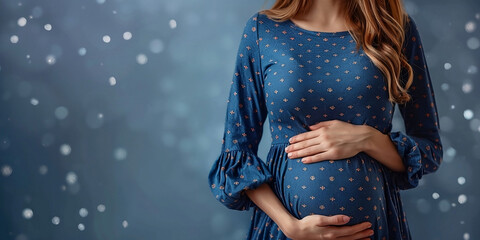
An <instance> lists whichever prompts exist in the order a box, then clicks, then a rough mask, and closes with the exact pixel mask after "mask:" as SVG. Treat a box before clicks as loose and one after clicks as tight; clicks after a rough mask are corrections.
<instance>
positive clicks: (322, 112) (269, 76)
mask: <svg viewBox="0 0 480 240" xmlns="http://www.w3.org/2000/svg"><path fill="white" fill-rule="evenodd" d="M329 41H330V42H329ZM264 46H267V47H264V48H262V50H261V52H262V55H263V58H262V68H263V74H264V76H263V77H264V91H265V97H266V98H265V99H266V104H267V108H268V110H269V112H270V115H271V117H273V118H274V119H277V118H278V119H279V120H281V119H282V118H285V117H291V115H294V116H295V115H298V116H300V117H302V118H311V119H312V122H316V121H320V120H326V119H343V120H346V121H348V120H351V121H354V120H353V119H352V118H354V117H356V118H357V120H358V121H357V122H362V123H364V122H366V119H367V118H371V117H372V116H373V117H379V119H383V121H385V120H388V119H389V114H390V111H389V110H391V107H392V105H391V103H390V102H389V101H388V89H387V84H386V82H385V80H384V78H383V75H382V73H381V71H380V70H379V69H378V68H377V67H376V66H375V65H374V64H373V62H372V61H371V60H370V58H369V57H368V56H367V55H366V54H365V53H364V52H363V51H362V50H361V49H360V51H356V50H355V44H354V42H353V40H348V39H342V38H338V39H336V41H332V40H330V39H329V40H328V41H316V42H310V41H308V40H305V41H296V42H290V43H289V42H287V41H284V42H281V43H277V44H270V45H268V44H267V45H264ZM285 112H288V114H282V113H285Z"/></svg>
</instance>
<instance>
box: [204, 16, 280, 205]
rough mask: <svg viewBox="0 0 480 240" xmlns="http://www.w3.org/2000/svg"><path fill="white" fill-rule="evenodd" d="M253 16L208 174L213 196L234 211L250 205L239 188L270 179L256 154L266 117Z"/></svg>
mask: <svg viewBox="0 0 480 240" xmlns="http://www.w3.org/2000/svg"><path fill="white" fill-rule="evenodd" d="M257 19H258V13H256V14H255V15H253V16H251V17H250V18H249V19H248V21H247V23H246V25H245V27H244V31H243V35H242V38H241V41H240V45H239V47H238V51H237V57H236V63H235V71H234V75H233V79H232V82H231V86H230V94H229V97H228V101H227V110H226V117H225V130H224V133H223V140H222V148H221V152H220V154H219V156H218V158H217V159H216V161H215V162H214V164H213V166H212V168H211V170H210V173H209V176H208V180H209V184H210V190H211V191H212V193H213V195H214V196H215V197H216V199H217V200H219V201H220V202H221V203H222V204H224V205H225V206H226V207H228V208H230V209H235V210H248V209H249V208H250V207H252V206H253V205H254V203H253V202H252V201H251V200H250V198H248V196H247V195H246V194H245V192H244V191H243V190H245V189H255V188H257V187H259V186H260V185H261V184H263V183H266V182H271V181H272V174H271V173H270V172H269V170H268V168H267V165H266V164H265V163H264V161H263V160H262V159H260V158H259V157H258V155H257V152H258V145H259V143H260V140H261V138H262V133H263V124H264V122H265V120H266V116H267V109H266V104H265V97H264V91H263V79H262V70H261V67H260V53H259V47H258V35H257V30H258V25H257Z"/></svg>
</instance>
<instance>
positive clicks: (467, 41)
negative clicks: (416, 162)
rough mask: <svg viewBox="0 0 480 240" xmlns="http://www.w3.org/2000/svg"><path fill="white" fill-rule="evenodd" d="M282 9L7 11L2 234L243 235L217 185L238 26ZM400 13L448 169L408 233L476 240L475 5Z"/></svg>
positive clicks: (1, 47) (0, 115) (47, 1)
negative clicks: (422, 67)
mask: <svg viewBox="0 0 480 240" xmlns="http://www.w3.org/2000/svg"><path fill="white" fill-rule="evenodd" d="M272 3H273V0H271V1H267V2H266V4H265V5H263V4H264V2H263V1H253V0H248V1H247V0H244V1H219V0H216V1H191V0H190V1H188V0H182V1H154V0H137V1H124V0H106V1H105V0H98V1H95V0H88V1H60V0H37V1H32V0H29V1H10V0H4V1H0V109H1V111H0V239H2V240H3V239H14V240H27V239H71V240H75V239H92V240H93V239H102V240H103V239H118V240H121V239H242V238H243V237H244V235H245V234H246V232H247V229H248V226H249V222H250V215H251V212H239V211H233V210H229V209H227V208H225V207H223V206H222V205H221V204H220V203H219V202H217V201H216V200H215V198H214V196H213V195H212V194H211V193H210V190H209V186H208V182H207V174H208V171H209V170H210V167H211V165H212V164H213V161H214V160H215V158H216V157H217V156H218V155H219V153H220V147H221V138H222V134H223V132H222V131H223V127H224V117H225V112H224V111H225V110H226V98H227V95H228V89H229V83H230V81H231V78H232V76H233V67H234V61H235V56H236V51H237V47H238V44H239V42H240V38H241V34H242V30H243V27H244V24H245V22H246V20H247V19H248V17H250V16H251V15H252V14H253V13H255V12H256V11H258V10H260V9H261V8H262V7H265V8H268V7H269V6H271V4H272ZM405 6H406V8H407V11H408V12H409V13H410V15H411V16H412V17H413V18H414V19H415V20H416V23H417V25H418V27H419V31H420V33H421V36H422V41H423V46H424V50H425V53H426V56H427V62H428V67H429V69H430V74H431V77H432V80H433V84H434V90H435V93H436V101H437V104H438V111H439V115H440V125H441V127H442V142H443V144H444V163H443V164H442V165H441V167H440V169H439V170H438V171H437V172H436V173H435V174H431V175H426V176H424V178H423V179H422V180H421V182H420V186H419V187H417V188H416V189H412V190H408V191H403V192H402V197H403V201H404V205H405V208H406V212H407V218H408V221H409V224H410V228H411V232H412V235H413V237H414V239H480V230H479V228H478V227H475V226H478V222H480V213H479V211H480V202H479V196H480V195H479V188H478V186H476V183H478V182H479V179H478V178H479V177H478V174H475V172H478V171H479V170H480V167H479V160H480V132H479V130H480V129H479V127H480V101H479V100H480V79H479V73H478V67H479V61H480V52H479V51H480V50H479V45H480V43H479V38H480V29H479V28H480V3H479V2H478V1H475V0H464V1H446V0H436V1H434V0H428V1H426V0H424V1H420V0H416V1H405ZM22 17H25V18H26V20H27V23H26V24H25V25H24V26H20V25H23V24H20V25H19V23H18V21H19V19H20V18H22ZM20 22H21V21H20ZM45 24H51V26H52V29H51V30H50V31H47V30H45V27H44V25H45ZM124 32H131V34H132V38H131V39H129V40H125V39H124V38H123V34H124ZM14 35H15V36H17V37H18V41H16V40H15V37H13V38H12V36H14ZM104 35H108V36H110V39H111V40H110V42H108V43H106V42H104V41H103V40H102V39H103V36H104ZM81 48H85V49H86V53H85V54H79V49H81ZM80 52H81V50H80ZM47 58H50V60H51V61H50V63H49V62H48V61H47ZM53 59H54V61H52V60H53ZM111 77H114V78H115V81H116V82H115V84H113V85H112V84H111V82H110V78H111ZM395 114H396V118H395V120H394V130H398V129H399V130H403V122H402V119H401V116H399V111H398V110H396V111H395ZM268 129H269V126H268V124H266V125H265V134H264V139H263V140H262V142H261V146H260V151H259V155H260V157H262V158H263V159H264V157H265V156H266V154H267V151H268V146H269V143H270V140H271V139H270V133H269V131H268ZM459 177H464V178H465V182H464V183H463V182H462V181H460V182H461V183H463V184H460V183H459V180H458V179H459ZM461 194H464V196H463V195H462V197H461V198H463V199H465V197H466V201H462V200H461V202H462V203H460V202H459V201H458V200H459V195H461ZM100 204H103V205H104V206H105V208H106V209H105V211H104V212H101V211H99V210H97V207H98V205H100ZM81 208H85V209H86V210H87V211H88V214H87V215H85V214H80V209H81ZM25 209H27V210H26V211H25ZM28 209H30V210H31V211H32V213H33V215H31V214H30V215H29V214H28V213H29V212H28ZM54 217H58V219H59V220H60V221H59V223H58V224H53V222H52V219H53V218H54ZM79 224H83V226H84V228H81V229H83V230H80V229H79Z"/></svg>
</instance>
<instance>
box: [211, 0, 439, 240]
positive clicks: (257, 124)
mask: <svg viewBox="0 0 480 240" xmlns="http://www.w3.org/2000/svg"><path fill="white" fill-rule="evenodd" d="M395 104H398V108H399V110H400V112H401V115H402V117H403V120H404V123H405V130H406V131H405V132H406V133H403V132H401V131H395V132H391V129H392V119H393V113H394V110H395ZM267 116H268V121H269V129H270V132H271V137H272V143H271V147H270V151H269V152H268V154H267V158H266V162H264V161H262V159H260V158H259V157H258V155H257V152H258V145H259V142H260V140H261V138H262V133H263V128H264V123H265V122H266V121H267ZM225 120H226V124H225V131H224V136H223V144H222V149H221V153H220V155H219V157H218V159H217V160H216V161H215V163H214V164H213V166H212V169H211V171H210V174H209V176H208V180H209V184H210V189H211V191H212V192H213V194H214V196H215V197H216V198H217V199H218V200H219V201H220V202H221V203H223V204H224V205H225V206H226V207H228V208H231V209H236V210H248V209H250V208H253V216H252V222H251V226H250V229H249V232H248V236H247V238H248V239H390V240H394V239H411V235H410V231H409V228H408V223H407V219H406V215H405V212H404V209H403V207H402V201H401V198H400V194H399V190H404V189H410V188H414V187H416V186H417V184H418V180H419V179H420V178H421V177H422V175H423V174H427V173H431V172H434V171H436V170H437V169H438V167H439V165H440V164H441V162H442V156H443V151H442V143H441V140H440V135H439V130H440V126H439V122H438V116H437V106H436V103H435V99H434V91H433V86H432V82H431V79H430V75H429V72H428V67H427V63H426V60H425V56H424V52H423V47H422V42H421V40H420V35H419V32H418V29H417V26H416V25H415V22H414V21H413V19H412V18H411V17H410V16H409V15H408V14H407V13H406V12H405V10H404V9H403V6H402V3H401V1H400V0H386V1H375V0H361V1H360V0H358V1H357V0H322V1H320V0H316V1H308V0H288V1H287V0H277V1H276V2H275V4H274V6H273V7H272V8H271V9H269V10H263V11H260V12H257V13H255V14H254V15H253V16H251V17H250V18H249V19H248V21H247V22H246V25H245V28H244V32H243V35H242V38H241V42H240V46H239V48H238V55H237V59H236V66H235V73H234V76H233V80H232V82H231V87H230V95H229V99H228V105H227V111H226V118H225Z"/></svg>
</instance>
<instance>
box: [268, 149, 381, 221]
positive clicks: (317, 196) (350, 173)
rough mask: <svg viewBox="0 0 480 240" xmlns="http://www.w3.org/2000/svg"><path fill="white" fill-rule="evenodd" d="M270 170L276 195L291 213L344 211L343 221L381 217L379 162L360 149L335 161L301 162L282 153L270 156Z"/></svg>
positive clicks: (302, 215) (300, 216)
mask: <svg viewBox="0 0 480 240" xmlns="http://www.w3.org/2000/svg"><path fill="white" fill-rule="evenodd" d="M273 155H274V154H273V153H272V154H270V164H271V170H272V172H273V173H274V175H275V178H276V181H275V183H274V188H275V192H276V194H277V196H278V197H279V198H280V199H281V201H282V202H283V204H284V205H285V207H286V208H287V209H288V210H289V211H290V213H291V214H292V215H294V216H295V217H297V218H298V219H301V218H303V217H305V216H307V215H311V214H320V215H326V216H330V215H337V214H345V215H348V216H350V217H352V219H351V220H350V222H349V223H348V224H347V225H353V224H356V223H360V222H363V221H370V222H372V223H374V222H377V221H378V220H380V219H381V218H383V219H385V212H384V211H385V208H384V206H385V202H384V201H385V195H384V189H383V183H384V179H383V175H382V172H381V168H380V166H379V165H378V164H379V163H378V162H377V161H376V160H375V159H372V158H371V157H369V156H368V155H366V154H364V153H363V152H361V153H359V154H357V155H356V156H354V157H351V158H346V159H342V160H335V161H321V162H316V163H310V164H304V163H302V162H301V161H300V158H297V159H290V158H287V157H285V154H280V156H276V157H277V158H274V156H273Z"/></svg>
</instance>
